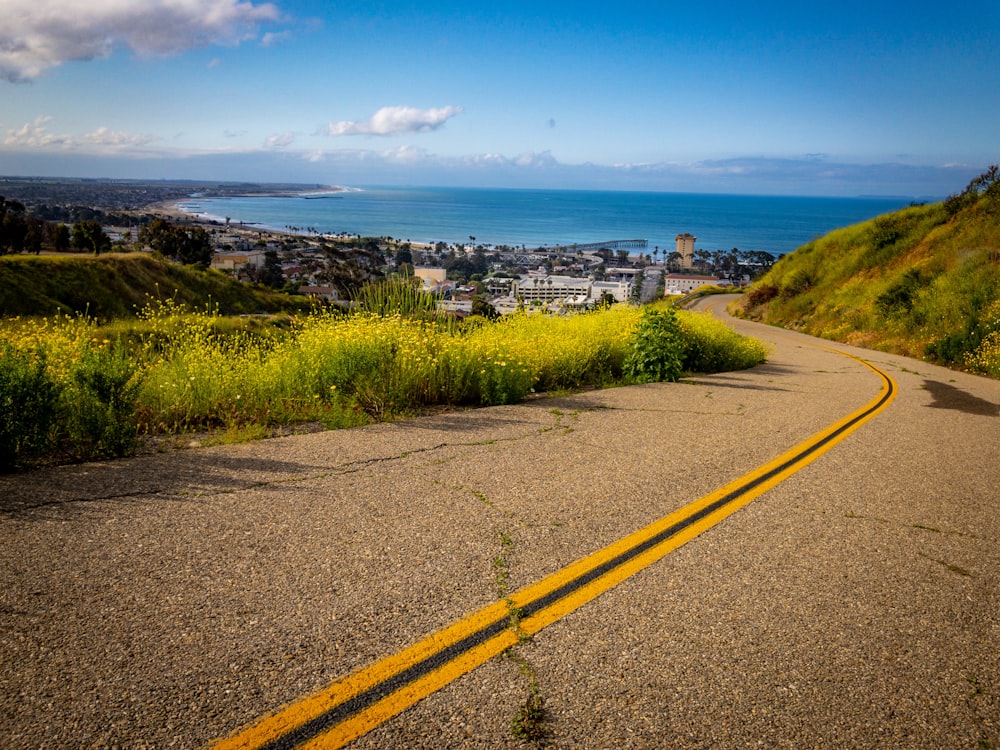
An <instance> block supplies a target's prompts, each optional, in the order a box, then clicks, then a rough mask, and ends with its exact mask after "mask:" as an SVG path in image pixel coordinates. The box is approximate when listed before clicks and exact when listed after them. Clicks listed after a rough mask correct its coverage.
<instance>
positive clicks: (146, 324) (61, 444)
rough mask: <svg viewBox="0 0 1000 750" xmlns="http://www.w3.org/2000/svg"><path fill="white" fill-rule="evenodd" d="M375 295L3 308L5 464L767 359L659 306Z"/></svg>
mask: <svg viewBox="0 0 1000 750" xmlns="http://www.w3.org/2000/svg"><path fill="white" fill-rule="evenodd" d="M421 304H422V303H421ZM377 307H378V309H377V311H371V309H369V310H368V311H365V308H362V310H361V311H359V312H355V313H352V314H345V313H343V312H330V311H327V312H320V311H316V312H313V313H312V314H309V315H304V316H301V317H298V318H285V319H283V320H281V321H280V322H281V325H260V324H259V323H256V324H255V323H254V322H253V321H252V320H250V321H248V320H247V319H239V318H236V319H234V318H225V317H222V316H219V315H217V314H215V313H213V312H212V311H210V310H206V311H195V310H191V309H188V308H185V307H184V306H182V305H179V304H176V303H174V302H173V301H170V300H167V301H155V302H150V303H148V304H147V306H146V307H145V308H144V309H143V310H142V311H141V313H140V314H139V316H138V318H133V319H129V320H127V321H117V322H115V323H112V324H106V325H99V324H98V323H97V322H96V321H94V320H92V319H89V318H87V317H85V316H75V317H68V316H64V317H57V318H41V319H40V318H33V319H24V320H22V319H11V320H7V321H3V322H2V323H0V469H2V470H10V469H12V468H15V467H17V466H21V465H30V464H31V463H32V462H33V461H36V460H38V459H39V458H44V459H47V460H53V459H54V460H60V461H73V460H84V459H91V458H98V457H109V456H123V455H128V454H129V453H131V452H133V451H134V450H135V449H136V447H137V446H138V445H139V444H140V441H141V440H142V439H143V438H144V437H145V436H150V435H163V434H184V433H190V432H200V431H206V430H208V431H216V432H217V433H220V434H223V435H226V434H228V435H230V436H231V439H246V438H249V437H254V436H256V435H264V434H268V433H269V432H270V431H272V430H273V429H274V428H275V427H281V426H289V425H296V424H303V423H320V424H322V425H323V426H325V427H326V428H331V429H333V428H341V427H350V426H355V425H359V424H364V423H367V422H371V421H379V420H388V419H395V418H399V417H402V416H407V415H412V414H416V413H419V411H420V410H421V409H424V408H427V407H432V406H438V405H467V406H490V405H496V404H509V403H516V402H518V401H520V400H522V399H524V398H525V397H526V396H528V395H529V394H531V393H533V392H543V391H559V390H572V389H578V388H584V387H607V386H612V385H624V384H631V383H641V382H650V381H653V380H676V379H677V378H678V377H679V376H680V375H681V374H682V372H685V371H700V372H709V371H722V370H734V369H743V368H747V367H752V366H754V365H756V364H759V363H761V362H763V361H764V358H765V350H764V347H763V345H762V344H761V343H760V342H758V341H756V340H753V339H747V338H744V337H741V336H739V335H737V334H736V333H735V332H733V331H732V330H731V329H729V328H728V327H726V326H725V325H723V324H722V323H719V322H717V321H715V320H713V319H711V318H709V317H707V316H704V315H701V314H698V313H690V312H685V311H675V310H674V309H673V308H671V307H667V306H655V307H646V308H640V307H633V306H624V305H619V306H615V307H612V308H609V309H604V310H599V311H593V312H588V313H583V314H579V315H575V316H557V317H553V316H546V315H526V314H516V315H512V316H509V317H506V318H501V319H499V320H496V321H491V320H487V319H485V318H480V317H473V318H470V319H468V320H465V321H457V320H454V319H448V318H442V317H439V316H437V315H436V314H434V313H433V312H432V308H428V307H426V306H423V307H421V306H420V305H418V306H417V307H416V308H414V307H412V306H411V307H409V308H404V307H402V306H400V305H398V304H397V305H396V306H395V308H393V307H392V306H391V305H390V306H386V305H384V304H380V305H378V306H377Z"/></svg>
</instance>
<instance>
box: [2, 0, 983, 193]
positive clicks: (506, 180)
mask: <svg viewBox="0 0 1000 750" xmlns="http://www.w3.org/2000/svg"><path fill="white" fill-rule="evenodd" d="M0 19H2V23H0V175H8V176H14V175H16V176H51V177H109V178H136V179H170V180H174V179H192V180H213V181H250V182H284V183H308V184H317V185H343V186H364V185H411V186H413V185H427V186H430V185H436V186H481V187H519V188H579V189H613V190H654V191H666V192H710V193H737V194H765V195H768V194H769V195H838V196H855V195H891V196H903V197H914V198H928V199H937V198H943V197H945V196H947V195H950V194H953V193H955V192H958V191H960V190H961V189H962V188H964V187H965V185H966V184H967V183H968V181H969V180H970V179H971V178H972V177H974V176H976V175H977V174H979V173H981V172H982V171H983V170H984V169H985V168H986V167H987V166H989V165H990V164H994V163H997V162H998V161H1000V125H998V123H1000V3H998V2H997V0H961V2H956V3H945V2H941V1H940V0H935V1H934V2H923V1H917V2H882V1H881V0H866V1H865V2H856V1H855V0H841V1H840V2H837V3H804V2H801V0H797V1H796V2H766V0H762V1H761V2H755V3H750V2H729V1H727V0H718V1H717V2H713V3H696V2H684V3H675V2H672V1H671V0H661V2H659V3H649V2H646V1H644V2H630V0H618V1H615V2H608V1H607V0H602V2H600V3H590V2H588V1H587V0H576V2H545V3H542V2H538V0H532V2H504V1H503V0H497V2H495V3H480V2H469V3H459V2H437V1H435V0H421V1H419V2H393V1H392V0H386V1H385V2H356V1H355V0H345V1H344V2H326V1H319V0H272V1H271V2H257V1H256V0H87V2H85V3H82V2H79V0H0Z"/></svg>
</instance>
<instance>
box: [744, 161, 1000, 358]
mask: <svg viewBox="0 0 1000 750" xmlns="http://www.w3.org/2000/svg"><path fill="white" fill-rule="evenodd" d="M734 312H736V313H737V314H740V315H742V316H744V317H747V318H750V319H753V320H759V321H762V322H765V323H771V324H774V325H779V326H783V327H787V328H794V329H796V330H800V331H804V332H806V333H810V334H813V335H815V336H822V337H825V338H828V339H833V340H836V341H843V342H846V343H849V344H854V345H857V346H863V347H867V348H871V349H879V350H883V351H889V352H895V353H898V354H904V355H908V356H913V357H926V358H929V359H933V360H936V361H938V362H941V363H943V364H948V365H952V366H957V367H962V368H966V369H970V370H972V371H976V372H980V373H984V374H990V375H993V376H995V377H1000V178H998V174H997V170H996V168H991V170H990V171H989V172H987V173H985V174H984V175H982V176H981V177H979V178H977V179H976V180H973V182H972V183H971V184H970V185H969V187H968V188H967V189H966V190H965V191H964V192H963V193H961V194H960V195H956V196H953V197H951V198H949V199H948V200H947V201H944V202H943V203H935V204H931V205H924V206H913V207H910V208H906V209H903V210H901V211H898V212H895V213H891V214H886V215H884V216H880V217H877V218H875V219H873V220H871V221H867V222H863V223H861V224H856V225H854V226H851V227H847V228H844V229H839V230H836V231H834V232H831V233H830V234H828V235H826V236H825V237H822V238H820V239H817V240H815V241H813V242H810V243H809V244H807V245H804V246H803V247H800V248H799V249H797V250H796V251H795V252H793V253H791V254H789V255H787V256H785V257H783V258H782V259H781V260H780V261H779V262H778V263H776V264H775V265H774V267H773V268H772V269H771V271H769V272H768V273H767V274H766V275H765V276H763V277H762V278H761V279H760V280H759V281H757V282H756V283H755V284H754V285H753V286H752V287H751V289H750V290H749V291H748V293H747V294H746V296H745V297H744V298H743V299H742V300H741V301H740V302H739V303H738V305H737V306H736V309H735V310H734Z"/></svg>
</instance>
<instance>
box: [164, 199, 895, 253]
mask: <svg viewBox="0 0 1000 750" xmlns="http://www.w3.org/2000/svg"><path fill="white" fill-rule="evenodd" d="M906 203H907V201H905V200H904V199H891V198H812V197H790V196H789V197H775V196H750V195H709V194H690V193H648V192H643V193H640V192H612V191H592V190H521V189H487V188H366V189H363V190H347V191H343V192H337V193H314V194H307V195H298V196H280V197H277V196H276V197H270V196H267V197H263V196H256V197H245V198H240V197H233V198H199V197H195V198H192V199H190V200H187V201H184V202H182V204H181V208H182V209H183V210H185V211H188V212H191V213H195V214H202V215H204V216H206V217H208V218H216V219H220V220H224V219H225V217H229V218H230V220H231V221H232V222H234V223H238V222H244V223H246V224H254V225H258V226H261V227H264V228H269V229H276V230H286V229H287V228H288V227H300V228H302V230H304V229H305V228H307V227H310V228H313V229H315V230H317V231H319V232H324V233H339V232H346V233H348V234H360V235H362V236H374V237H393V238H396V239H402V240H410V241H413V242H438V241H443V242H447V243H449V244H451V243H466V242H468V241H469V237H475V238H476V243H477V244H479V243H482V244H488V245H509V246H513V247H520V246H521V245H524V246H525V247H528V248H533V247H541V246H553V245H572V244H576V243H579V244H583V243H590V242H604V241H609V240H624V239H645V240H647V242H648V249H647V252H649V253H652V252H653V250H654V248H660V249H661V251H662V250H666V251H668V252H670V251H673V249H674V247H675V242H674V238H675V237H676V236H677V235H678V234H681V233H684V232H689V233H691V234H693V235H694V236H695V237H697V242H696V247H697V248H699V249H705V250H709V251H711V250H729V249H731V248H734V247H735V248H739V249H740V250H765V251H767V252H770V253H774V254H775V255H778V254H782V253H788V252H791V251H792V250H794V249H795V248H797V247H799V246H801V245H803V244H805V243H807V242H809V241H810V240H812V239H815V238H816V237H819V236H821V235H823V234H826V233H827V232H829V231H830V230H832V229H836V228H839V227H844V226H848V225H850V224H854V223H857V222H859V221H863V220H866V219H870V218H872V217H874V216H878V215H880V214H883V213H886V212H888V211H893V210H896V209H898V208H901V207H902V206H904V205H906Z"/></svg>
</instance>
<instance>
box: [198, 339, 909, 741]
mask: <svg viewBox="0 0 1000 750" xmlns="http://www.w3.org/2000/svg"><path fill="white" fill-rule="evenodd" d="M816 346H819V345H816ZM821 348H824V349H828V350H829V351H832V352H835V353H837V354H840V355H842V356H845V357H849V358H850V359H853V360H855V361H857V362H860V363H861V364H863V365H864V366H865V367H867V368H868V369H869V370H871V371H872V372H874V373H875V374H876V375H878V376H879V377H880V378H881V380H882V388H881V390H880V392H879V395H878V396H876V397H875V398H874V399H872V400H871V401H870V402H868V403H867V404H865V405H864V406H862V407H861V408H860V409H858V410H856V411H854V412H852V413H851V414H848V415H847V416H846V417H844V418H843V419H840V420H838V421H837V422H835V423H833V424H831V425H830V426H828V427H826V428H825V429H823V430H821V431H820V432H818V433H816V434H815V435H813V436H812V437H810V438H808V439H807V440H805V441H803V442H802V443H799V444H798V445H796V446H795V447H794V448H792V449H791V450H788V451H786V452H784V453H782V454H781V455H780V456H778V457H777V458H775V459H774V460H772V461H769V462H768V463H766V464H764V465H763V466H760V467H758V468H757V469H754V470H753V471H751V472H749V473H747V474H745V475H744V476H742V477H740V478H739V479H736V480H734V481H732V482H730V483H729V484H727V485H725V486H724V487H721V488H719V489H718V490H716V491H715V492H712V493H710V494H708V495H705V496H704V497H702V498H699V499H698V500H695V501H694V502H691V503H689V504H688V505H685V506H684V507H683V508H680V509H679V510H677V511H674V512H673V513H670V514H669V515H667V516H665V517H664V518H662V519H660V520H658V521H656V522H654V523H652V524H650V525H649V526H647V527H645V528H643V529H640V530H639V531H636V532H634V533H632V534H629V535H628V536H626V537H624V538H623V539H621V540H619V541H617V542H615V543H613V544H610V545H608V546H607V547H605V548H603V549H601V550H598V551H596V552H594V553H592V554H590V555H588V556H586V557H584V558H582V559H580V560H578V561H576V562H574V563H572V564H570V565H568V566H566V567H565V568H563V569H562V570H559V571H557V572H555V573H553V574H551V575H549V576H547V577H546V578H544V579H542V580H541V581H539V582H537V583H535V584H532V585H530V586H528V587H526V588H524V589H522V590H520V591H518V592H516V593H515V594H513V595H512V596H511V597H510V599H509V600H507V601H499V602H494V603H493V604H491V605H489V606H487V607H484V608H482V609H480V610H479V611H478V612H475V613H473V614H471V615H469V616H467V617H465V618H463V619H461V620H459V621H457V622H455V623H453V624H452V625H450V626H448V627H446V628H444V629H443V630H440V631H438V632H437V633H434V634H432V635H430V636H428V637H427V638H425V639H424V640H422V641H420V642H419V643H416V644H414V645H413V646H410V647H409V648H407V649H404V650H403V651H400V652H399V653H397V654H393V655H391V656H388V657H386V658H384V659H382V660H380V661H378V662H376V663H374V664H372V665H370V666H368V667H364V668H362V669H361V670H359V671H357V672H355V673H353V674H351V675H348V676H347V677H344V678H342V679H340V680H337V681H335V682H333V683H332V684H330V685H329V686H328V687H326V688H325V689H323V690H321V691H319V692H317V693H316V694H314V695H311V696H308V697H305V698H303V699H301V700H299V701H297V702H295V703H292V704H291V705H289V706H287V707H285V708H283V709H280V710H278V711H276V712H274V713H272V714H269V715H267V716H264V717H263V718H261V719H259V720H258V721H256V722H254V723H253V724H251V725H249V726H247V727H246V728H244V729H242V730H240V731H238V732H237V733H235V734H234V735H232V736H231V737H229V738H228V739H225V740H222V741H221V742H218V743H217V744H215V745H213V746H212V750H292V749H293V748H299V749H305V748H308V749H309V750H319V748H323V749H324V750H330V749H331V748H339V747H343V746H344V745H346V744H347V743H349V742H351V741H352V740H354V739H356V738H358V737H360V736H361V735H363V734H365V733H366V732H368V731H370V730H372V729H374V728H375V727H377V726H379V725H380V724H382V723H383V722H385V721H387V720H388V719H390V718H392V717H393V716H395V715H397V714H399V713H401V712H402V711H404V710H405V709H407V708H409V707H410V706H412V705H413V704H415V703H417V702H418V701H420V700H422V699H423V698H425V697H427V696H428V695H430V694H431V693H433V692H435V691H436V690H438V689H440V688H442V687H444V686H445V685H447V684H448V683H450V682H452V681H454V680H455V679H457V678H458V677H460V676H462V675H463V674H466V673H467V672H470V671H471V670H473V669H475V668H476V667H478V666H480V665H481V664H483V663H485V662H487V661H489V660H490V659H491V658H493V657H494V656H496V655H497V654H500V653H502V652H503V651H505V650H506V649H508V648H510V647H511V646H512V645H514V644H516V643H517V641H518V638H519V634H518V632H517V631H515V629H514V627H513V623H512V620H511V614H512V611H511V610H512V608H513V609H516V610H518V611H519V612H520V613H521V614H522V616H521V617H519V619H518V624H517V627H518V630H519V631H520V632H521V633H523V634H525V635H531V634H534V633H537V632H538V631H539V630H541V629H542V628H544V627H546V626H547V625H550V624H551V623H553V622H555V621H556V620H558V619H560V618H562V617H564V616H566V615H567V614H569V613H570V612H572V611H574V610H576V609H578V608H579V607H581V606H583V605H584V604H586V603H587V602H590V601H591V600H593V599H594V598H596V597H597V596H599V595H600V594H601V593H603V592H605V591H607V590H608V589H610V588H612V587H613V586H615V585H617V584H618V583H620V582H621V581H623V580H625V579H626V578H628V577H630V576H632V575H634V574H635V573H637V572H638V571H640V570H642V569H643V568H645V567H647V566H649V565H651V564H652V563H654V562H656V561H657V560H660V559H661V558H662V557H664V556H665V555H667V554H668V553H669V552H671V551H673V550H674V549H676V548H678V547H680V546H681V545H682V544H684V543H685V542H688V541H690V540H691V539H693V538H694V537H696V536H698V535H699V534H701V533H702V532H703V531H705V530H706V529H708V528H710V527H712V526H714V525H715V524H717V523H719V522H720V521H722V520H723V519H724V518H726V517H727V516H729V515H731V514H732V513H735V512H736V511H737V510H739V509H740V508H742V507H744V506H745V505H747V504H748V503H749V502H750V501H752V500H753V499H754V498H756V497H758V496H760V495H761V494H763V493H764V492H766V491H767V490H769V489H770V488H772V487H774V486H775V485H776V484H778V483H779V482H781V481H783V480H784V479H786V478H787V477H788V476H790V475H792V474H794V473H795V472H797V471H799V470H800V469H801V468H803V467H804V466H806V465H808V464H809V463H812V462H813V461H815V460H816V459H817V458H819V457H820V456H821V455H823V454H824V453H826V452H827V451H829V450H830V449H831V448H832V447H833V446H834V445H836V444H837V443H839V442H840V441H841V440H843V439H844V438H845V437H847V435H849V434H851V433H852V432H854V431H855V430H857V429H858V428H859V427H860V426H861V425H862V424H864V423H865V422H867V421H868V420H870V419H872V418H873V417H874V416H875V415H877V414H878V413H880V412H881V411H882V410H883V409H885V408H886V407H887V406H888V405H889V403H890V402H891V401H892V399H893V398H894V397H895V393H896V384H895V382H894V381H893V380H892V378H891V377H889V375H887V374H886V373H885V372H883V371H882V370H880V369H878V368H877V367H875V366H874V365H872V364H870V363H869V362H866V361H865V360H863V359H860V358H858V357H855V356H853V355H851V354H847V353H845V352H841V351H838V350H836V349H830V348H829V347H821Z"/></svg>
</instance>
